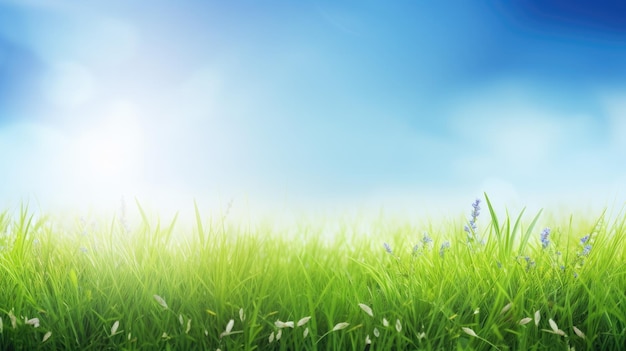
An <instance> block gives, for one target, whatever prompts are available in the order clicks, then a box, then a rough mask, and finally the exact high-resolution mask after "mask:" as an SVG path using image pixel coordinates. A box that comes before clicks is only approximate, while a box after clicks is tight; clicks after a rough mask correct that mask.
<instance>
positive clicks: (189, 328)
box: [185, 318, 191, 334]
mask: <svg viewBox="0 0 626 351" xmlns="http://www.w3.org/2000/svg"><path fill="white" fill-rule="evenodd" d="M190 330H191V318H190V319H188V320H187V328H185V334H189V331H190Z"/></svg>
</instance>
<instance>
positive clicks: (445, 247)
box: [439, 241, 450, 257]
mask: <svg viewBox="0 0 626 351" xmlns="http://www.w3.org/2000/svg"><path fill="white" fill-rule="evenodd" d="M448 249H450V242H449V241H444V242H443V244H441V247H440V248H439V256H441V257H443V255H444V254H445V253H446V251H447V250H448Z"/></svg>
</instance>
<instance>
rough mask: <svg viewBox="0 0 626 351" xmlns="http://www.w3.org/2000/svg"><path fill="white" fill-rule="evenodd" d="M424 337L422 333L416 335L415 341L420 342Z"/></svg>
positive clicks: (424, 334)
mask: <svg viewBox="0 0 626 351" xmlns="http://www.w3.org/2000/svg"><path fill="white" fill-rule="evenodd" d="M425 337H426V333H424V332H421V333H418V334H417V340H422V339H423V338H425Z"/></svg>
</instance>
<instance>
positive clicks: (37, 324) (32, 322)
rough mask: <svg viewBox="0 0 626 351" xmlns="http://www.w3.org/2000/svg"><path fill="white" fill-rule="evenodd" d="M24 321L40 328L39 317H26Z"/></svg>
mask: <svg viewBox="0 0 626 351" xmlns="http://www.w3.org/2000/svg"><path fill="white" fill-rule="evenodd" d="M24 323H26V324H28V325H32V326H33V327H35V328H39V318H31V319H28V318H25V320H24Z"/></svg>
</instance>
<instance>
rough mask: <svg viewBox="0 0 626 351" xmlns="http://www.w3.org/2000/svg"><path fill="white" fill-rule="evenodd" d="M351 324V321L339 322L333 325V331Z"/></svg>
mask: <svg viewBox="0 0 626 351" xmlns="http://www.w3.org/2000/svg"><path fill="white" fill-rule="evenodd" d="M349 325H350V323H346V322H341V323H337V325H335V326H334V327H333V330H332V331H337V330H341V329H345V328H347V327H348V326H349Z"/></svg>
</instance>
